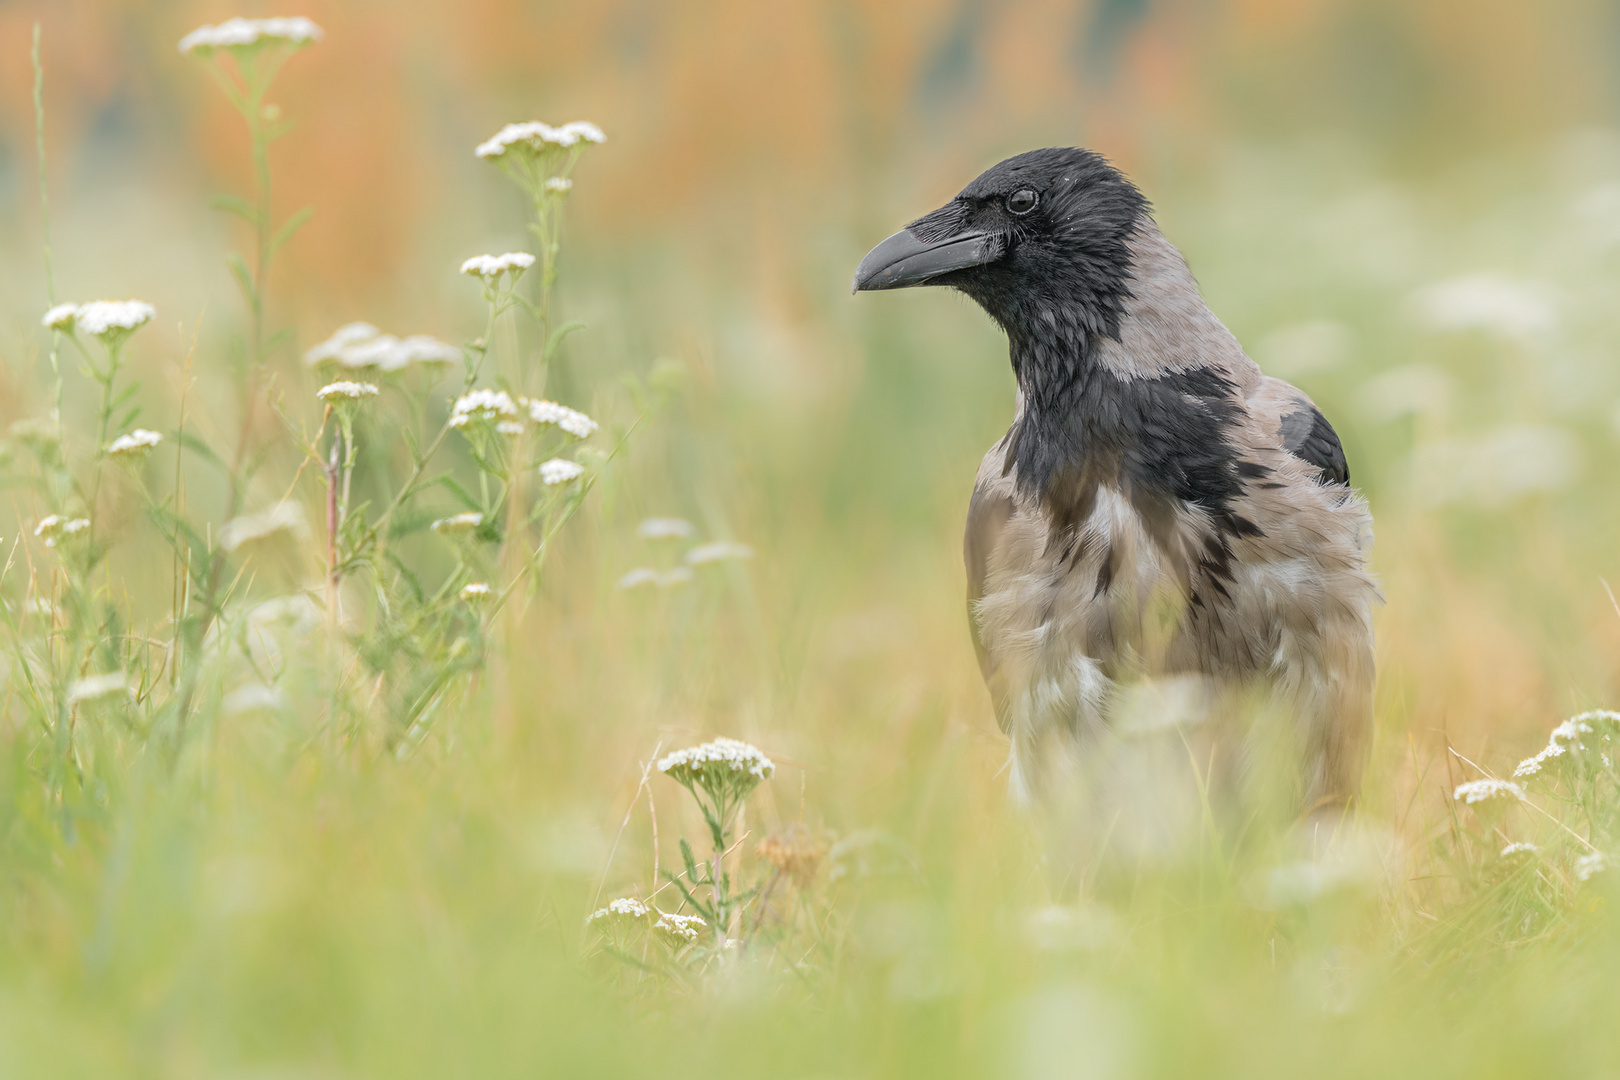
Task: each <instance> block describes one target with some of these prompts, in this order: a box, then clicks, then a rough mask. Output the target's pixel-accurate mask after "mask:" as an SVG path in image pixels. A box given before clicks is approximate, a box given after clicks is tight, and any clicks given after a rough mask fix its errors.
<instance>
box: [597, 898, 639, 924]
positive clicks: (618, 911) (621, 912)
mask: <svg viewBox="0 0 1620 1080" xmlns="http://www.w3.org/2000/svg"><path fill="white" fill-rule="evenodd" d="M650 914H652V909H651V908H649V907H648V906H647V905H646V904H643V903H642V902H641V901H640V900H637V899H636V898H635V897H633V896H621V897H619V898H618V899H617V900H610V901H609V902H608V906H607V907H605V908H597V909H596V910H595V911H593V912H591V913H590V914H589V915H587V916H586V917H585V921H586V922H587V923H593V922H596V921H598V920H599V919H607V918H613V917H618V918H627V919H645V918H646V917H647V916H648V915H650Z"/></svg>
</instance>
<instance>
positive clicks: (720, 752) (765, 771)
mask: <svg viewBox="0 0 1620 1080" xmlns="http://www.w3.org/2000/svg"><path fill="white" fill-rule="evenodd" d="M658 771H659V772H661V773H663V774H664V775H665V776H668V777H671V778H672V779H675V780H678V781H679V782H681V783H683V784H700V785H701V784H702V783H703V782H704V781H705V780H707V779H711V778H713V777H716V776H722V777H727V778H731V777H752V778H753V779H752V782H750V783H749V784H748V786H749V787H750V788H752V787H753V786H754V785H755V784H758V783H759V782H760V781H761V780H769V779H770V778H771V777H773V776H775V775H776V766H775V765H774V764H772V762H771V759H770V758H768V757H766V756H765V755H764V754H763V753H762V752H761V751H760V750H759V748H758V747H756V746H750V745H749V744H748V743H745V742H743V741H741V740H740V739H728V738H725V737H724V736H721V737H720V738H718V739H715V740H713V741H712V742H706V743H702V744H700V745H698V746H689V747H687V748H686V749H685V750H677V751H675V752H674V753H673V754H670V755H669V756H668V757H665V758H663V759H662V760H660V761H659V762H658Z"/></svg>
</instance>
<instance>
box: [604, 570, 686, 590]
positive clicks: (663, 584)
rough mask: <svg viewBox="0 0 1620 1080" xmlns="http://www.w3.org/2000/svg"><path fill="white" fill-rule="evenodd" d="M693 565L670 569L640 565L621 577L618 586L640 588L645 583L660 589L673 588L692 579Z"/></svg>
mask: <svg viewBox="0 0 1620 1080" xmlns="http://www.w3.org/2000/svg"><path fill="white" fill-rule="evenodd" d="M692 577H693V574H692V569H691V567H687V566H672V567H670V568H669V569H668V570H658V569H655V568H653V567H651V566H638V567H636V568H635V569H634V570H631V571H629V572H628V573H626V574H625V575H624V576H623V577H621V578H620V579H619V584H618V587H619V588H621V589H639V588H641V587H642V586H644V585H656V586H658V587H659V588H660V589H672V588H674V587H675V586H677V585H685V584H687V583H689V582H690V581H691V580H692Z"/></svg>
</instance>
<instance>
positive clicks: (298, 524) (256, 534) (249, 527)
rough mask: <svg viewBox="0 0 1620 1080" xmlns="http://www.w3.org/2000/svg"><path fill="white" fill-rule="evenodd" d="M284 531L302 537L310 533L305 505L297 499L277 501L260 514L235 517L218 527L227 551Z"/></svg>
mask: <svg viewBox="0 0 1620 1080" xmlns="http://www.w3.org/2000/svg"><path fill="white" fill-rule="evenodd" d="M281 532H287V533H292V534H293V535H295V536H300V537H302V536H307V535H308V534H309V526H308V525H306V524H305V523H304V508H303V507H302V506H301V505H299V504H298V503H295V502H284V503H277V504H276V505H275V506H272V507H271V508H270V509H268V510H264V511H261V512H259V513H257V514H244V515H242V516H241V517H234V518H232V519H231V520H229V521H227V522H226V523H225V525H224V526H223V527H222V528H221V529H220V530H219V546H220V547H222V548H224V549H225V550H226V551H235V550H236V549H237V548H239V547H241V546H242V545H243V544H247V543H251V542H253V541H255V540H264V539H266V538H268V537H271V536H274V535H275V534H277V533H281Z"/></svg>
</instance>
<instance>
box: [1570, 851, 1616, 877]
mask: <svg viewBox="0 0 1620 1080" xmlns="http://www.w3.org/2000/svg"><path fill="white" fill-rule="evenodd" d="M1608 868H1609V857H1608V856H1607V855H1605V854H1603V852H1601V851H1594V852H1592V853H1591V854H1589V855H1582V856H1581V857H1580V858H1578V859H1576V860H1575V877H1576V879H1577V880H1579V881H1591V880H1592V878H1593V876H1594V875H1597V874H1601V873H1603V871H1605V870H1607V869H1608Z"/></svg>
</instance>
